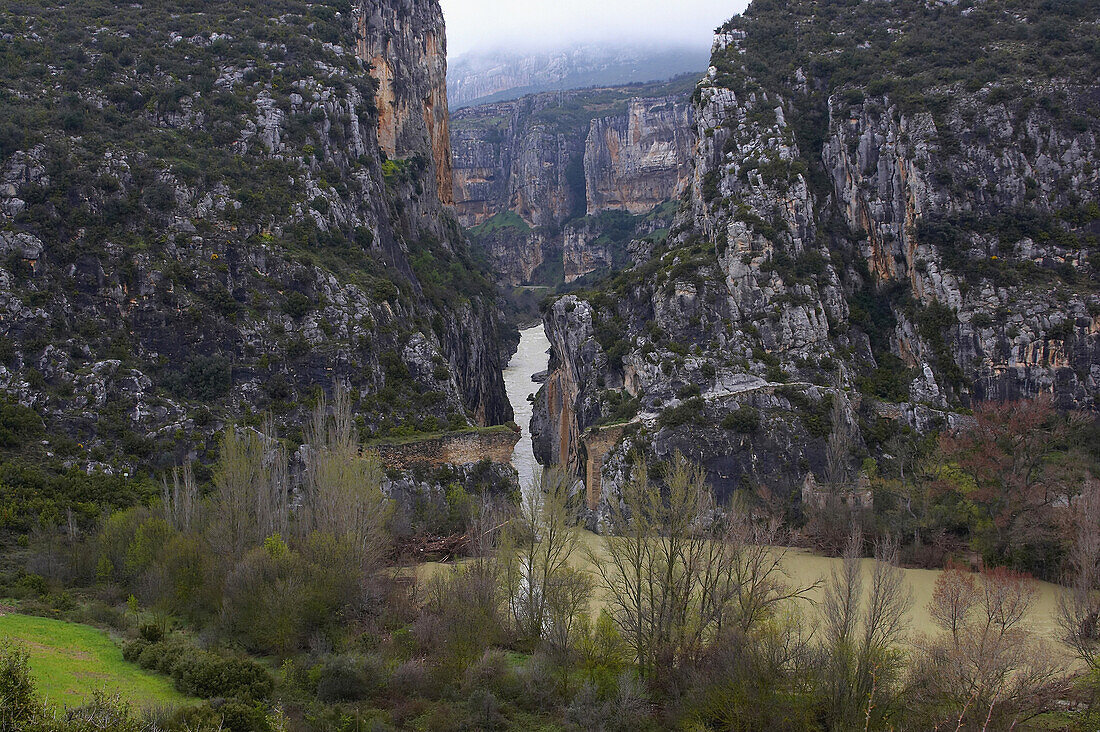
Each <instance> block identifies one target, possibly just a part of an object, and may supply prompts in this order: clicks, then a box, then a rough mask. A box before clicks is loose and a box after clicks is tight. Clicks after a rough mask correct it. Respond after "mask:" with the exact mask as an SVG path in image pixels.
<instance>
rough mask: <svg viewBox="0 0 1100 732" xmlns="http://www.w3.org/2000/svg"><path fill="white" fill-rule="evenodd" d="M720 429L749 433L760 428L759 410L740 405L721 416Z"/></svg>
mask: <svg viewBox="0 0 1100 732" xmlns="http://www.w3.org/2000/svg"><path fill="white" fill-rule="evenodd" d="M722 429H725V430H733V431H734V432H740V433H742V434H751V433H753V432H756V431H757V430H758V429H760V412H758V411H757V410H756V409H754V408H753V407H749V406H742V407H739V408H738V409H737V410H736V411H733V412H729V413H728V414H726V416H725V417H723V418H722Z"/></svg>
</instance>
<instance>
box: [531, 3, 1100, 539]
mask: <svg viewBox="0 0 1100 732" xmlns="http://www.w3.org/2000/svg"><path fill="white" fill-rule="evenodd" d="M852 7H853V8H854V7H855V6H852ZM878 7H879V8H880V10H881V11H882V12H881V13H880V14H879V15H877V16H874V17H873V18H872V17H871V16H864V15H860V14H859V13H857V12H855V11H854V10H853V11H852V12H848V10H845V11H842V12H839V13H830V14H827V15H826V14H821V15H818V14H817V8H816V6H815V5H813V4H812V3H795V4H794V6H790V4H788V6H784V7H783V8H780V7H778V6H776V7H772V6H768V5H759V6H756V5H754V6H751V7H750V9H749V11H747V12H746V14H745V16H743V17H739V18H736V19H734V20H733V21H731V22H730V24H728V25H727V26H726V27H725V28H724V29H722V31H721V32H720V33H719V34H718V36H717V37H716V43H715V49H714V51H715V52H714V57H713V60H712V67H711V69H710V71H709V73H708V75H707V78H706V79H704V80H703V82H701V83H700V85H699V88H698V89H697V91H696V94H695V100H696V102H695V110H694V120H695V121H694V128H695V129H694V133H695V134H694V137H695V154H694V165H693V167H692V169H691V170H692V179H691V183H690V194H689V195H688V197H687V198H686V201H685V204H686V205H685V206H684V208H683V209H682V211H681V213H680V214H679V216H678V218H677V221H676V224H675V226H674V227H673V229H672V231H671V232H670V234H669V237H668V240H667V242H666V243H664V244H661V245H654V246H651V247H648V248H646V249H645V251H643V250H642V249H640V248H639V249H638V251H636V253H635V257H634V260H635V261H636V262H637V264H636V265H635V266H634V267H633V268H632V269H628V270H627V271H625V272H623V273H621V274H619V275H618V276H616V277H615V278H613V279H612V280H610V281H609V282H608V283H607V284H605V285H603V286H601V287H597V288H596V292H595V293H592V294H589V295H587V296H586V297H585V299H584V300H578V299H576V298H573V297H569V298H564V299H562V300H559V301H558V302H557V303H555V304H554V305H553V306H552V307H551V308H549V310H547V312H546V315H545V326H546V330H547V333H548V336H549V338H550V341H551V343H552V344H553V351H552V354H551V366H552V368H551V371H550V373H549V376H548V380H547V385H546V387H545V388H544V389H543V390H542V391H540V393H539V395H538V397H537V399H536V403H535V406H536V413H535V418H534V421H533V425H534V426H535V427H536V428H537V429H536V431H535V432H536V438H537V448H538V449H537V453H536V454H537V455H539V457H540V459H542V460H545V461H546V462H548V463H559V464H564V465H566V466H568V467H569V469H570V470H572V471H573V472H575V473H576V475H577V476H578V478H579V479H581V480H584V481H585V482H586V484H587V485H588V498H589V505H590V507H592V521H593V522H594V525H596V524H598V523H599V521H600V520H601V519H602V518H603V517H606V514H607V510H608V507H609V506H610V503H609V502H614V501H615V500H616V486H617V485H618V484H620V483H621V480H623V479H624V476H625V475H627V474H628V472H629V469H630V466H629V460H630V457H629V456H630V455H632V454H638V453H640V454H646V455H655V456H658V457H664V456H668V455H670V454H671V453H672V452H673V451H675V450H680V451H682V452H683V453H684V454H686V455H688V456H689V457H691V458H693V459H694V460H695V461H697V462H699V463H700V464H702V465H703V466H704V467H705V468H706V470H707V473H708V477H709V479H710V481H711V483H712V484H713V485H714V487H715V490H716V493H718V494H719V495H720V496H725V495H728V494H729V493H730V492H731V491H733V490H736V489H739V488H748V489H752V490H755V491H757V492H759V493H761V494H765V495H770V496H773V497H774V496H779V497H782V498H784V499H789V500H791V501H793V502H797V501H798V500H800V498H799V491H798V489H797V487H798V486H800V485H804V484H807V483H806V481H807V480H809V479H811V478H812V477H813V476H816V479H817V482H818V483H821V482H824V481H825V480H826V479H827V477H828V476H827V473H829V472H834V473H835V472H836V471H837V470H838V468H839V469H840V470H842V471H843V472H846V473H848V478H852V477H853V474H854V472H855V471H856V469H857V466H858V461H859V456H861V455H863V456H876V455H880V454H882V451H883V449H884V447H883V441H884V440H885V438H884V437H883V435H889V434H891V433H892V432H894V431H896V430H897V429H898V428H899V427H900V426H906V427H911V428H913V429H917V430H922V431H924V430H929V429H936V428H938V427H940V426H944V425H950V424H953V423H957V422H958V420H959V419H960V417H959V413H960V412H964V411H965V409H966V407H968V406H970V405H972V404H974V403H975V402H977V401H980V400H986V399H1004V398H1018V397H1026V396H1036V395H1053V396H1054V398H1055V399H1056V400H1057V401H1058V403H1059V404H1061V405H1062V406H1065V407H1079V408H1080V407H1084V408H1093V407H1094V406H1095V399H1096V395H1097V393H1098V391H1100V380H1098V379H1100V350H1098V346H1100V336H1098V334H1097V325H1098V321H1097V317H1098V316H1100V286H1098V285H1097V283H1098V282H1100V274H1098V270H1097V269H1096V260H1095V257H1096V253H1097V252H1100V250H1098V249H1097V246H1098V245H1097V237H1098V234H1100V200H1098V193H1097V192H1098V191H1100V146H1098V144H1097V143H1098V137H1100V118H1098V117H1097V114H1096V107H1095V84H1094V82H1093V80H1092V77H1091V75H1092V74H1093V72H1094V71H1095V68H1096V59H1095V58H1093V57H1092V56H1090V55H1089V54H1088V53H1086V52H1084V51H1080V49H1084V48H1087V46H1088V42H1087V40H1085V41H1082V42H1081V43H1077V41H1078V40H1080V39H1082V38H1084V39H1087V37H1088V33H1089V30H1088V29H1089V28H1091V27H1093V26H1092V25H1090V24H1094V23H1095V22H1096V21H1097V17H1096V13H1095V11H1094V10H1090V11H1089V12H1087V13H1083V14H1081V13H1078V14H1074V13H1066V14H1064V15H1059V16H1057V17H1053V16H1043V17H1044V18H1045V20H1046V22H1047V23H1048V25H1051V27H1054V26H1057V28H1058V31H1057V32H1058V34H1059V37H1063V38H1066V39H1070V40H1068V41H1067V43H1068V44H1069V45H1068V46H1067V48H1075V49H1078V55H1077V56H1076V57H1074V61H1073V63H1067V64H1063V63H1061V62H1059V63H1058V64H1057V65H1056V66H1057V68H1058V69H1060V71H1056V72H1051V71H1050V69H1053V68H1055V65H1051V63H1049V61H1050V59H1047V61H1041V62H1040V61H1036V59H1041V58H1042V56H1043V54H1045V53H1047V50H1046V49H1048V48H1049V47H1048V45H1047V44H1046V42H1045V41H1044V40H1042V34H1041V33H1038V31H1035V30H1034V28H1035V26H1034V25H1033V24H1032V23H1033V21H1035V18H1037V17H1038V15H1035V14H1036V13H1041V11H1040V10H1038V9H1037V8H1033V9H1032V10H1028V11H1027V12H1024V13H1023V14H1022V15H1021V13H1019V12H1017V10H1018V9H1017V10H1014V9H1012V8H1009V7H1008V6H1007V4H1005V3H1001V2H997V1H996V0H989V1H988V2H986V3H983V4H981V6H980V7H972V8H969V9H968V8H962V7H958V6H951V5H946V4H945V5H942V6H941V7H940V8H939V10H938V11H937V13H935V14H929V13H927V12H925V4H924V3H923V2H920V1H918V0H899V1H898V2H894V3H889V4H878ZM849 10H851V9H850V8H849ZM1029 13H1030V14H1031V15H1034V16H1035V17H1030V16H1029V15H1028V14H1029ZM1002 24H1003V27H1002ZM777 29H785V30H784V31H783V32H784V33H788V32H789V35H788V36H784V38H785V39H786V40H785V41H784V43H783V45H782V48H777V47H776V46H775V44H774V42H773V41H774V38H775V37H776V35H775V34H776V32H777ZM841 30H843V31H844V32H843V33H842V32H840V31H841ZM879 32H881V33H884V34H885V35H884V36H883V37H884V38H890V39H894V40H891V41H889V42H884V44H883V45H876V44H874V43H868V44H864V45H862V46H859V48H858V49H857V50H856V51H854V52H853V53H854V54H855V56H853V59H855V57H856V56H858V59H855V60H837V59H838V58H840V57H842V56H843V54H844V53H846V52H844V51H842V50H841V49H840V48H839V46H837V47H834V44H841V45H842V42H841V41H840V40H838V39H840V38H842V37H844V35H845V34H851V33H858V34H859V35H860V36H861V37H871V36H873V35H874V34H875V33H879ZM956 36H958V37H966V38H971V39H985V40H981V41H978V40H975V41H974V44H976V45H973V46H965V47H964V46H957V45H956V46H953V48H956V49H961V50H960V53H961V54H962V55H964V56H965V55H968V54H985V55H984V56H982V58H983V59H984V60H983V63H988V62H989V59H990V58H996V59H999V61H998V63H1002V64H1004V68H1006V69H1014V71H1012V72H1011V73H1009V72H1006V74H1008V75H1007V77H1001V78H997V79H989V78H985V77H981V76H980V75H977V76H971V77H969V78H968V76H967V74H968V73H969V69H971V66H969V65H967V64H965V63H961V62H959V61H958V57H956V56H951V55H950V54H948V55H944V54H942V53H939V54H933V55H929V56H928V57H922V59H921V65H920V68H921V69H922V70H921V71H920V72H914V71H913V70H912V68H911V67H909V66H907V65H906V64H903V63H900V62H897V61H896V59H897V56H893V55H891V53H892V51H891V50H890V48H891V44H892V43H899V44H902V45H904V44H906V43H909V42H910V41H911V40H913V39H916V38H924V39H927V38H933V37H935V38H952V37H956ZM1002 37H1005V38H1007V37H1011V38H1013V39H1015V40H1014V43H1017V44H1022V47H1026V48H1028V49H1030V50H1029V53H1030V54H1031V55H1029V56H1026V58H1027V59H1028V60H1026V61H1021V60H1020V59H1022V58H1025V57H1021V56H1017V55H1014V53H1015V52H1013V53H1012V54H1010V53H1009V52H1008V51H1007V50H1005V49H1007V48H1008V46H1007V45H1002V44H1000V42H999V41H997V40H995V39H999V38H1002ZM830 39H832V40H830ZM983 44H984V45H983ZM1074 44H1076V45H1074ZM1014 47H1015V46H1014ZM777 54H778V55H777ZM783 54H787V55H783ZM845 58H846V57H845ZM845 64H848V65H845ZM960 64H961V65H960ZM852 69H859V70H860V71H859V72H858V73H853V72H852ZM927 69H933V70H934V73H933V72H932V71H928V72H927V73H925V72H926V71H927ZM944 80H947V81H944ZM608 421H626V422H627V423H628V425H629V426H628V427H627V428H624V429H623V430H622V435H621V436H620V437H619V439H618V441H617V444H616V445H614V446H612V447H608V446H607V445H606V444H604V442H605V441H604V440H603V439H602V438H601V437H600V436H601V435H602V434H603V432H602V431H599V428H600V426H601V425H602V424H606V423H607V422H608ZM838 432H839V433H841V434H842V436H843V438H844V439H843V440H841V441H842V442H844V443H846V445H847V449H846V451H845V453H844V454H845V459H844V460H842V461H839V462H838V461H837V460H836V459H835V458H834V460H833V461H832V462H831V466H830V461H829V460H828V456H827V444H828V441H829V437H830V435H831V434H832V435H835V434H838ZM838 439H839V438H838ZM592 440H596V441H597V442H598V443H599V449H598V452H599V453H600V454H601V457H600V458H599V460H598V465H595V464H593V463H590V462H589V461H588V459H587V457H586V454H585V453H586V445H587V444H588V443H589V442H591V441H592ZM594 470H595V471H597V472H598V473H599V474H598V476H597V475H596V474H594V473H593V471H594ZM594 484H598V485H599V486H600V488H599V489H598V490H595V489H594V488H593V486H594Z"/></svg>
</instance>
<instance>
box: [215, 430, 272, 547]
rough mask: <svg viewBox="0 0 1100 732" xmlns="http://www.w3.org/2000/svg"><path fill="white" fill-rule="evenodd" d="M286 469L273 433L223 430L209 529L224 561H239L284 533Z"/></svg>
mask: <svg viewBox="0 0 1100 732" xmlns="http://www.w3.org/2000/svg"><path fill="white" fill-rule="evenodd" d="M270 425H271V423H270V422H269V423H268V429H272V428H271V426H270ZM286 463H287V457H286V451H285V449H284V448H283V447H282V445H281V444H279V442H278V439H277V438H276V437H275V435H274V434H273V430H272V433H269V434H263V433H260V432H256V431H255V430H251V429H238V428H237V427H235V426H232V425H231V426H229V427H227V428H226V430H225V434H224V435H223V437H222V443H221V454H220V456H219V458H218V464H217V467H216V468H215V471H214V495H213V506H212V509H213V510H212V511H211V521H212V524H213V525H212V527H211V528H212V532H213V537H214V539H215V543H216V544H219V545H220V548H221V549H222V550H223V551H224V552H225V553H226V554H228V555H229V556H236V557H239V556H242V555H243V554H244V552H245V550H246V549H248V548H249V547H254V546H259V545H260V543H262V542H263V540H264V539H265V538H267V537H268V536H271V535H272V534H274V533H279V532H284V531H286V526H287V521H288V512H289V498H288V495H289V484H288V479H287V464H286Z"/></svg>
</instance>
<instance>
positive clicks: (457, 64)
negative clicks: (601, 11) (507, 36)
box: [447, 45, 710, 109]
mask: <svg viewBox="0 0 1100 732" xmlns="http://www.w3.org/2000/svg"><path fill="white" fill-rule="evenodd" d="M709 64H710V53H709V49H707V48H706V47H702V46H700V47H697V48H696V47H690V46H685V47H664V48H655V47H653V46H652V45H633V46H605V45H580V46H574V47H572V48H569V49H565V50H562V51H554V52H544V53H533V54H525V53H521V52H513V51H486V52H471V53H466V54H463V55H462V56H459V57H458V58H457V59H454V60H452V61H451V64H450V71H449V72H448V74H447V91H448V100H449V103H450V106H451V108H452V109H458V108H461V107H469V106H473V105H476V104H484V103H488V102H502V101H508V100H512V99H519V98H520V97H523V96H526V95H528V94H535V93H539V92H547V91H562V90H568V89H584V88H588V87H592V86H619V85H623V84H631V83H637V82H648V81H663V80H665V79H671V78H673V77H675V76H678V75H680V74H685V73H690V72H698V73H699V74H702V73H703V72H704V71H706V69H707V67H708V65H709Z"/></svg>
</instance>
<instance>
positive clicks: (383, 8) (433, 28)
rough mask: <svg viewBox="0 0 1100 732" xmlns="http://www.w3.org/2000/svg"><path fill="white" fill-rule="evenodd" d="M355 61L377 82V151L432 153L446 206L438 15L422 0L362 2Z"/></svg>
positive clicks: (443, 60) (443, 65) (443, 52)
mask: <svg viewBox="0 0 1100 732" xmlns="http://www.w3.org/2000/svg"><path fill="white" fill-rule="evenodd" d="M357 23H358V41H357V44H356V55H357V56H358V57H359V58H361V59H363V60H364V61H366V62H367V63H369V64H370V75H371V77H372V78H373V79H374V80H375V81H376V82H377V87H378V90H377V92H375V108H376V109H377V110H378V145H379V147H381V148H382V150H383V151H384V152H385V153H386V155H387V156H389V157H390V158H406V157H409V156H414V155H417V154H423V153H424V151H425V144H427V149H428V150H430V151H431V158H432V163H433V165H434V169H435V180H436V186H435V188H436V193H437V195H438V196H439V200H440V201H442V202H443V203H445V204H446V203H451V202H452V196H451V165H452V163H451V145H450V133H449V131H448V122H449V118H450V115H449V114H448V111H447V36H446V31H445V28H444V24H443V11H442V10H441V9H440V7H439V4H438V3H435V2H422V0H362V4H361V5H360V7H359V9H358V12H357Z"/></svg>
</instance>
